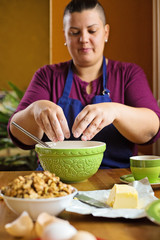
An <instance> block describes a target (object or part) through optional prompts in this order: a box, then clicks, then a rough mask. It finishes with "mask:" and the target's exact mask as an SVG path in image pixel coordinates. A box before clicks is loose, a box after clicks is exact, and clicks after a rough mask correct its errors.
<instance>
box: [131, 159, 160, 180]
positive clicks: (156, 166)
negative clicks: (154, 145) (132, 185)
mask: <svg viewBox="0 0 160 240" xmlns="http://www.w3.org/2000/svg"><path fill="white" fill-rule="evenodd" d="M130 169H131V172H132V174H133V176H134V179H135V180H140V179H142V178H145V177H148V180H149V182H150V183H155V182H156V181H157V179H158V178H159V177H160V156H154V155H143V156H134V157H130Z"/></svg>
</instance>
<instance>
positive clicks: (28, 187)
mask: <svg viewBox="0 0 160 240" xmlns="http://www.w3.org/2000/svg"><path fill="white" fill-rule="evenodd" d="M76 193H77V189H76V188H74V187H72V186H71V185H69V184H65V183H63V182H61V181H60V178H59V177H57V176H56V175H55V174H54V173H50V172H48V171H44V172H33V173H31V174H29V175H25V176H19V177H17V178H15V179H14V180H13V181H12V182H10V183H9V184H8V185H6V186H4V187H2V188H1V197H2V198H3V199H4V201H5V203H6V205H7V206H8V207H9V208H10V209H11V210H12V211H13V212H14V213H16V214H18V215H19V214H21V213H22V212H23V211H27V212H28V213H29V215H30V217H31V218H32V219H33V220H36V219H37V217H38V215H39V214H40V213H42V212H47V213H49V214H51V215H54V216H57V215H58V214H60V213H61V212H62V211H63V210H64V209H65V208H66V207H67V206H68V205H69V204H70V202H71V200H72V199H73V197H74V196H75V195H76Z"/></svg>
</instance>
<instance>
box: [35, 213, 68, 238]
mask: <svg viewBox="0 0 160 240" xmlns="http://www.w3.org/2000/svg"><path fill="white" fill-rule="evenodd" d="M54 222H63V223H67V224H69V222H68V221H66V220H62V219H60V218H57V217H55V216H52V215H50V214H48V213H45V212H43V213H41V214H40V215H39V216H38V218H37V220H36V223H35V232H36V234H37V236H38V237H41V236H42V232H43V230H44V228H45V227H46V226H47V225H48V224H50V223H54Z"/></svg>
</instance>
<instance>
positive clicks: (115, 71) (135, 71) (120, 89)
mask: <svg viewBox="0 0 160 240" xmlns="http://www.w3.org/2000/svg"><path fill="white" fill-rule="evenodd" d="M68 68H69V62H64V63H60V64H54V65H45V66H44V67H42V68H40V69H39V70H38V71H37V72H36V73H35V74H34V76H33V78H32V81H31V82H30V84H29V87H28V89H27V90H26V92H25V95H24V97H23V99H22V100H21V102H20V104H19V106H18V108H17V110H16V112H18V111H20V110H23V109H25V108H26V107H27V106H28V105H30V104H31V103H32V102H34V101H37V100H42V99H43V100H51V101H53V102H54V103H57V102H58V100H59V98H60V97H61V96H62V94H63V89H64V86H65V81H66V77H67V73H68ZM102 80H103V79H102V76H100V77H99V78H97V79H95V80H94V81H92V93H91V94H88V93H87V92H86V87H87V85H88V83H87V82H84V81H82V80H81V79H80V78H79V77H78V76H77V75H76V74H73V83H72V88H71V92H70V96H69V97H70V98H73V99H78V100H80V101H81V103H82V104H83V105H84V106H85V105H87V104H90V103H91V101H92V98H93V97H94V96H95V95H100V94H102V91H103V86H102ZM106 87H107V88H108V89H109V90H110V98H111V100H112V102H117V103H122V104H125V105H128V106H132V107H146V108H149V109H152V110H153V111H154V112H155V113H156V114H157V115H158V117H159V118H160V109H159V107H158V105H157V101H156V100H155V98H154V97H153V94H152V92H151V90H150V87H149V84H148V81H147V79H146V75H145V74H144V72H143V70H142V69H141V68H140V67H139V66H137V65H136V64H132V63H125V62H119V61H113V60H110V59H109V61H108V65H107V86H106ZM9 133H10V132H9ZM10 136H11V138H12V140H13V142H14V143H15V144H16V145H18V146H19V147H21V148H23V149H31V148H34V146H26V145H24V144H22V143H21V142H19V141H18V140H17V139H16V138H14V137H13V136H12V134H11V133H10ZM159 136H160V131H158V133H157V134H156V136H154V137H153V138H152V140H151V141H149V143H153V142H155V141H156V140H157V139H158V138H159ZM147 144H148V143H147ZM133 149H134V150H133V155H134V154H137V150H136V145H135V146H134V147H133Z"/></svg>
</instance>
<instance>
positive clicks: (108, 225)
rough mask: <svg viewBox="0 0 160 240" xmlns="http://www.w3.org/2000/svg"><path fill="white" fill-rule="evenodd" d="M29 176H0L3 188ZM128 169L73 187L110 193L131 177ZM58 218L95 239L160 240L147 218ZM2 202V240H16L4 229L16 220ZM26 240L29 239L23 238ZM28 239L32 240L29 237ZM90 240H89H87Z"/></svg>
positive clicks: (157, 191) (101, 172)
mask: <svg viewBox="0 0 160 240" xmlns="http://www.w3.org/2000/svg"><path fill="white" fill-rule="evenodd" d="M29 173H30V172H0V187H1V186H2V185H6V184H7V183H8V182H9V181H11V180H13V179H14V178H15V177H17V176H19V175H25V174H29ZM129 173H130V171H129V169H109V170H108V169H107V170H106V169H105V170H99V171H98V172H97V173H96V174H95V175H94V176H92V177H91V178H90V179H88V180H87V181H84V182H80V183H75V184H72V185H73V186H74V187H76V188H77V189H78V190H81V191H87V190H98V189H99V190H102V189H111V188H112V187H113V185H114V183H121V182H120V179H119V178H120V176H122V175H124V174H129ZM153 190H154V192H155V196H156V197H158V198H160V186H157V187H154V188H153ZM59 217H61V218H63V219H66V220H68V221H69V222H70V223H71V224H72V225H73V226H74V227H76V228H77V229H78V230H86V231H89V232H91V233H93V234H94V235H95V236H97V237H99V238H102V239H106V240H117V239H119V240H139V239H141V240H159V239H160V226H158V225H156V224H154V223H152V222H151V221H149V220H148V219H147V218H141V219H134V220H133V219H123V218H116V219H112V218H102V217H93V216H92V215H79V214H76V213H69V212H66V211H64V212H62V213H61V214H60V215H59ZM16 218H17V216H16V215H15V214H14V213H12V212H11V211H10V210H9V209H8V208H7V207H6V205H5V203H4V202H3V201H0V239H2V240H4V239H5V240H13V239H14V238H13V237H11V236H9V234H8V233H7V232H6V231H5V229H4V225H5V224H6V223H9V222H11V221H13V220H14V219H16ZM20 239H26V238H20ZM27 239H33V238H32V237H29V238H27ZM86 240H87V239H86Z"/></svg>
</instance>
